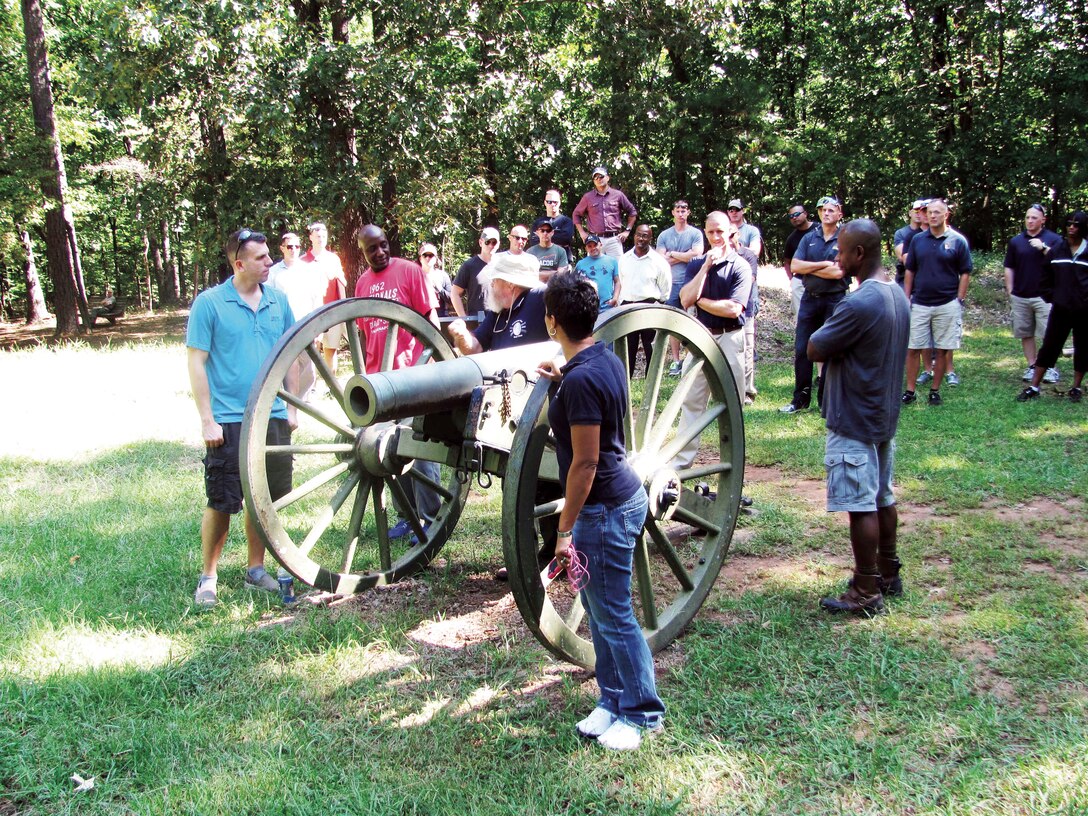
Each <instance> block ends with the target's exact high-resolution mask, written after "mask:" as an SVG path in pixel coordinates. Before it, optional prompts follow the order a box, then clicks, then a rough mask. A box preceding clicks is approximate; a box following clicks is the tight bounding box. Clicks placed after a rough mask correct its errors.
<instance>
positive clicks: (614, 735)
mask: <svg viewBox="0 0 1088 816" xmlns="http://www.w3.org/2000/svg"><path fill="white" fill-rule="evenodd" d="M660 730H661V726H658V727H657V728H652V729H651V728H639V727H638V726H636V725H631V724H630V723H627V722H624V721H623V720H616V721H615V722H614V723H612V725H611V726H610V727H609V729H608V730H607V731H605V732H604V733H603V734H601V735H600V736H599V737H597V742H599V743H600V744H601V745H603V746H604V747H605V748H607V749H608V750H610V751H634V750H635V749H636V748H638V747H639V746H640V745H642V734H643V732H645V733H647V734H656V733H657V732H658V731H660Z"/></svg>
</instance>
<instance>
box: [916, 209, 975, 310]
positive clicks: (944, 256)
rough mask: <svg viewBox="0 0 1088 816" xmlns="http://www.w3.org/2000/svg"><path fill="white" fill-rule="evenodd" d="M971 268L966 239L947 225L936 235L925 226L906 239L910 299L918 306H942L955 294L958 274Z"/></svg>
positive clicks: (965, 272)
mask: <svg viewBox="0 0 1088 816" xmlns="http://www.w3.org/2000/svg"><path fill="white" fill-rule="evenodd" d="M973 268H974V264H973V261H972V260H971V248H970V247H969V246H967V239H966V238H964V237H963V236H962V235H960V234H959V233H958V232H956V231H955V230H954V229H952V228H951V227H949V228H948V229H946V230H945V233H944V235H942V236H941V237H940V238H934V237H933V233H932V232H930V231H929V230H925V231H924V232H920V233H918V234H917V235H915V236H914V239H913V240H912V241H911V242H910V252H909V253H908V255H907V271H908V272H913V273H914V284H913V285H912V286H911V291H910V296H911V302H912V303H917V304H918V305H919V306H944V304H946V303H951V302H952V301H953V300H955V299H956V298H957V297H959V287H960V275H970V274H971V270H972V269H973Z"/></svg>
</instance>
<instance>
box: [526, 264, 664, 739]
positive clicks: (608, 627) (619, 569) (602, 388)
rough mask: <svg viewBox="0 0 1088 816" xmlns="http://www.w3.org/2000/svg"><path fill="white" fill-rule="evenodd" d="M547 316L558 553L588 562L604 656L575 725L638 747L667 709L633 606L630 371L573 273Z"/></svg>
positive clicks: (593, 627) (640, 504) (639, 490)
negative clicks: (593, 696) (596, 333)
mask: <svg viewBox="0 0 1088 816" xmlns="http://www.w3.org/2000/svg"><path fill="white" fill-rule="evenodd" d="M544 306H545V316H544V321H545V325H546V326H547V329H548V334H549V335H550V336H551V337H553V338H554V339H555V340H556V341H558V343H559V345H560V346H561V347H562V349H563V356H564V357H565V358H566V360H567V362H566V364H565V365H563V366H562V367H561V368H557V367H556V366H555V365H554V364H550V363H549V364H545V365H544V366H542V367H541V369H540V373H541V374H542V375H543V376H547V377H549V378H550V379H552V380H555V381H557V382H558V383H559V387H558V389H556V390H555V392H554V394H553V396H552V398H551V402H550V404H549V406H548V420H549V422H550V424H551V428H552V432H553V433H554V435H555V441H556V450H557V458H558V460H559V476H560V484H562V485H564V487H565V489H564V494H565V496H566V501H565V503H564V505H563V510H562V512H561V513H560V515H559V534H558V542H557V544H556V549H555V554H556V559H557V560H558V562H559V564H560V565H561V566H564V567H566V568H567V569H570V567H571V551H572V550H577V552H578V553H580V554H581V556H584V558H585V568H586V570H587V571H588V573H589V581H588V583H587V584H586V586H585V588H584V589H583V590H582V603H583V605H584V606H585V608H586V610H587V611H588V614H589V629H590V634H591V636H592V639H593V651H594V654H595V655H596V658H597V663H596V671H597V685H598V686H599V687H600V692H601V694H600V698H599V700H598V703H597V707H596V708H594V709H593V712H592V713H591V714H590V715H589V716H588V717H586V718H585V719H584V720H582V721H581V722H579V723H578V724H577V726H576V728H577V731H578V733H579V734H580V735H581V736H583V737H586V738H589V739H596V740H597V741H598V742H599V743H600V744H601V745H603V746H604V747H605V748H609V749H612V750H616V751H625V750H627V751H629V750H633V749H635V748H638V746H639V745H640V743H641V741H642V737H643V734H645V733H646V732H653V731H658V730H660V729H661V721H662V717H663V716H664V714H665V706H664V704H663V703H662V702H661V699H660V698H659V697H658V695H657V686H656V683H655V681H654V663H653V656H652V655H651V654H650V649H649V647H648V646H647V645H646V639H645V637H643V634H642V629H641V627H640V626H639V624H638V621H637V620H636V619H635V613H634V609H633V608H632V606H631V570H632V564H633V560H634V551H635V540H636V538H637V537H638V535H639V533H640V532H641V530H642V527H643V524H644V523H645V521H646V512H647V507H648V500H647V496H646V490H645V488H644V487H643V485H642V480H641V479H640V478H639V476H638V474H637V473H635V471H634V469H633V468H632V467H631V465H630V463H629V462H628V461H627V448H626V445H625V442H624V431H623V423H624V416H625V414H626V411H627V404H628V398H627V372H626V371H625V370H624V367H623V363H621V362H620V359H619V358H618V357H617V356H616V355H615V354H613V353H612V351H611V349H610V348H609V347H608V346H607V345H605V344H603V343H595V342H594V340H593V325H594V323H595V322H596V320H597V312H598V297H597V292H596V290H595V289H594V288H593V285H592V284H591V283H590V282H589V281H587V280H586V279H584V278H582V277H579V276H575V275H555V276H553V277H552V278H551V280H549V281H548V287H547V289H546V290H545V292H544Z"/></svg>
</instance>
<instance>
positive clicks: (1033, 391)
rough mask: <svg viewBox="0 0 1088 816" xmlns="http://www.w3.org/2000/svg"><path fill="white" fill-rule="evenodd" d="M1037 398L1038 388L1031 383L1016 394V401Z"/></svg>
mask: <svg viewBox="0 0 1088 816" xmlns="http://www.w3.org/2000/svg"><path fill="white" fill-rule="evenodd" d="M1037 399H1039V389H1038V388H1036V387H1035V386H1033V385H1029V386H1028V387H1027V388H1025V389H1024V390H1023V391H1021V392H1020V393H1019V394H1017V395H1016V401H1017V402H1027V401H1028V400H1037Z"/></svg>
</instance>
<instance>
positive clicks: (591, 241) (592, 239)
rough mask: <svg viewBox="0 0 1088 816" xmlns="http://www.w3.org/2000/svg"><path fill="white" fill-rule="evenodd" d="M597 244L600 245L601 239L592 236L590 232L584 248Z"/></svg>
mask: <svg viewBox="0 0 1088 816" xmlns="http://www.w3.org/2000/svg"><path fill="white" fill-rule="evenodd" d="M599 243H601V239H600V238H599V237H598V236H596V235H594V234H593V233H592V232H591V233H590V234H589V235H587V236H586V246H589V245H590V244H599Z"/></svg>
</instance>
